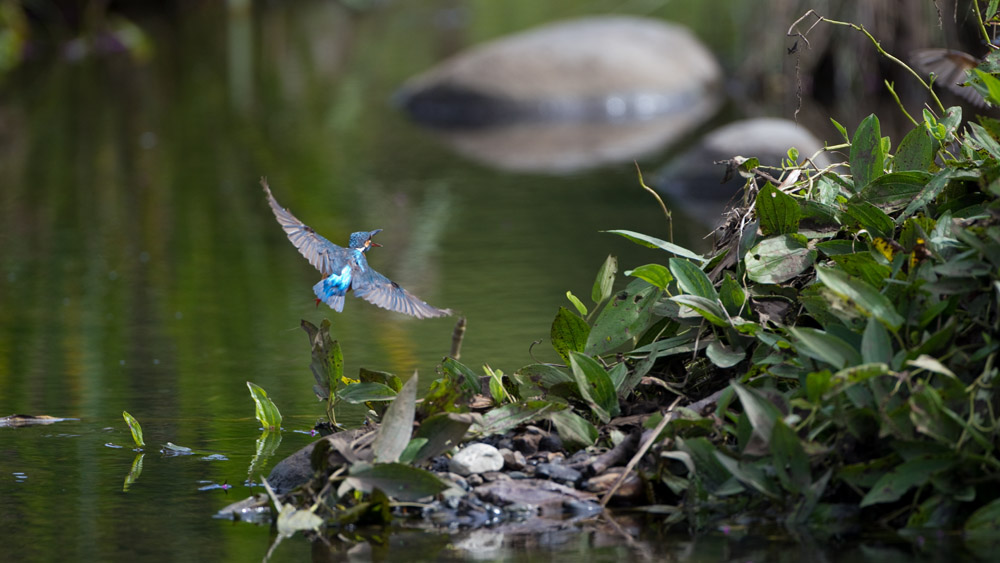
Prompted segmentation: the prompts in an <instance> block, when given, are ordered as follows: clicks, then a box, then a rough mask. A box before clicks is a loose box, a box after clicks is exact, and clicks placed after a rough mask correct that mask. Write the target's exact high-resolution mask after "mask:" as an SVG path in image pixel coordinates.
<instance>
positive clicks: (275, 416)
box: [247, 381, 281, 430]
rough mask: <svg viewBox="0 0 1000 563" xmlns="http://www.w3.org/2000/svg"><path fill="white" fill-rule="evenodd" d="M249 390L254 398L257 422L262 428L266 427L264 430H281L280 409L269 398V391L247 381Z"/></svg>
mask: <svg viewBox="0 0 1000 563" xmlns="http://www.w3.org/2000/svg"><path fill="white" fill-rule="evenodd" d="M247 388H248V389H250V397H252V398H253V402H254V414H255V415H256V416H257V420H258V421H260V424H261V426H263V427H264V430H280V429H281V413H280V412H279V411H278V407H277V406H275V404H274V403H273V402H272V401H271V399H269V398H268V397H267V391H264V390H263V389H262V388H261V387H260V386H258V385H256V384H254V383H251V382H249V381H247Z"/></svg>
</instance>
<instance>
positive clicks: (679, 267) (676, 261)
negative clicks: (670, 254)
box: [670, 258, 719, 301]
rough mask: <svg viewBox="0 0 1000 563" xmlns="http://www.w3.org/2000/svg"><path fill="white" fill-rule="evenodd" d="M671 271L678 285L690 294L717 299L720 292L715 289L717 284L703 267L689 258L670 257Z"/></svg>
mask: <svg viewBox="0 0 1000 563" xmlns="http://www.w3.org/2000/svg"><path fill="white" fill-rule="evenodd" d="M670 271H671V273H673V274H674V278H676V279H677V286H678V287H679V288H680V289H681V291H683V292H684V293H687V294H688V295H697V296H698V297H704V298H705V299H711V300H713V301H714V300H716V299H718V298H719V294H718V293H717V292H716V291H715V286H713V285H712V282H711V280H709V279H708V276H707V275H705V272H703V271H702V269H701V268H699V267H698V266H695V265H694V264H692V263H691V262H690V261H688V260H684V259H681V258H671V259H670Z"/></svg>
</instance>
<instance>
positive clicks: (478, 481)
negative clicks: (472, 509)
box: [465, 473, 485, 487]
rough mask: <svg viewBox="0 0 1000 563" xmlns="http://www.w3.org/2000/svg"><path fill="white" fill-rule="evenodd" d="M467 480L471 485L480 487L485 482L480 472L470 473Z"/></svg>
mask: <svg viewBox="0 0 1000 563" xmlns="http://www.w3.org/2000/svg"><path fill="white" fill-rule="evenodd" d="M465 480H466V481H467V482H468V483H469V486H470V487H478V486H479V485H482V484H483V483H484V482H485V481H484V480H483V476H482V475H479V474H478V473H475V474H472V475H469V476H468V477H466V479H465Z"/></svg>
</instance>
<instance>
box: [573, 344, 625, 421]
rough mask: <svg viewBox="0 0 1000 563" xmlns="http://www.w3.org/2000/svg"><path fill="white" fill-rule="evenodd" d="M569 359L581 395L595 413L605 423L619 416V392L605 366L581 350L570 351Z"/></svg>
mask: <svg viewBox="0 0 1000 563" xmlns="http://www.w3.org/2000/svg"><path fill="white" fill-rule="evenodd" d="M569 360H570V367H571V368H572V369H573V377H574V378H575V379H576V384H577V386H578V387H579V389H580V395H582V396H583V399H584V400H585V401H586V402H587V403H588V404H589V405H590V408H591V410H592V411H594V414H595V415H597V417H598V418H600V419H601V422H604V423H607V422H608V421H609V420H610V419H611V417H613V416H618V414H619V410H618V394H617V393H616V392H615V386H614V383H612V382H611V378H610V377H609V376H608V372H607V371H605V369H604V367H602V366H601V364H599V363H597V360H595V359H593V358H591V357H590V356H587V355H586V354H581V353H579V352H570V357H569Z"/></svg>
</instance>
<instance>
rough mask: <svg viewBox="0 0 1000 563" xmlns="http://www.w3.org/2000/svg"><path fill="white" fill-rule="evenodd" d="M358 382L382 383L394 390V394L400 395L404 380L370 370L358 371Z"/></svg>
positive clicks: (361, 369) (386, 373)
mask: <svg viewBox="0 0 1000 563" xmlns="http://www.w3.org/2000/svg"><path fill="white" fill-rule="evenodd" d="M358 381H360V382H361V383H381V384H383V385H385V386H387V387H389V389H392V391H393V393H399V390H400V389H402V388H403V380H402V379H400V378H399V376H398V375H396V374H394V373H389V372H387V371H378V370H373V369H368V368H359V369H358Z"/></svg>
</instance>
